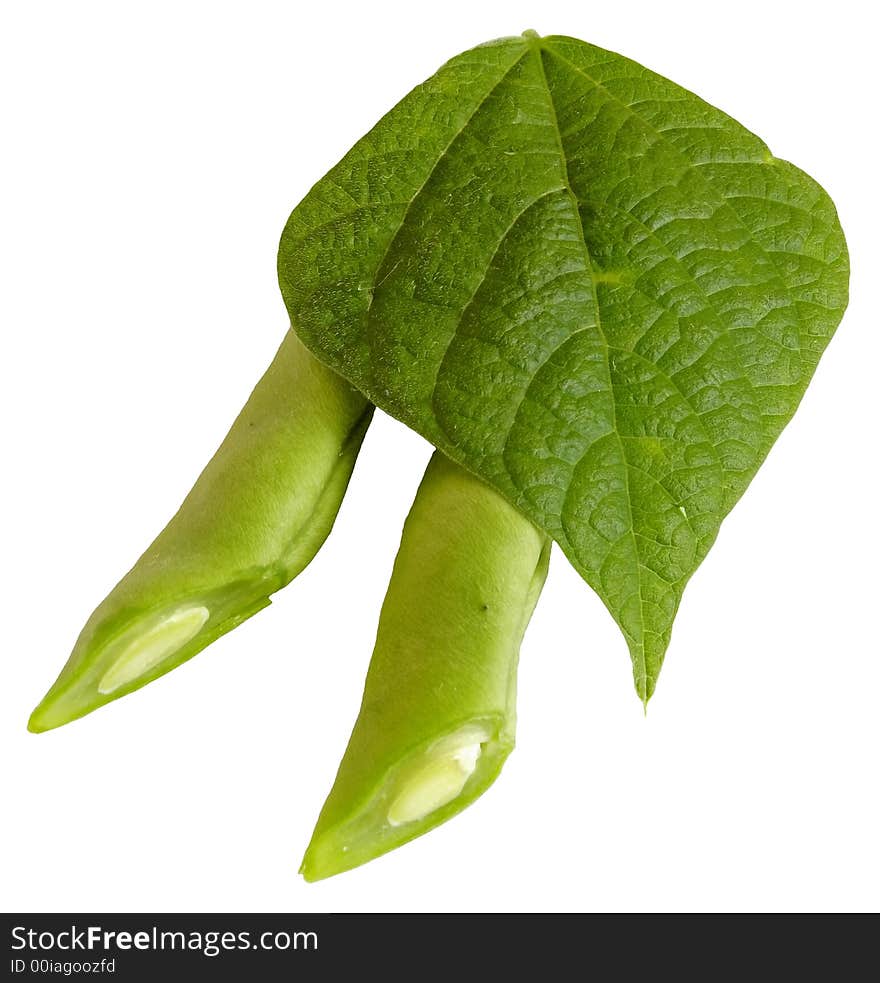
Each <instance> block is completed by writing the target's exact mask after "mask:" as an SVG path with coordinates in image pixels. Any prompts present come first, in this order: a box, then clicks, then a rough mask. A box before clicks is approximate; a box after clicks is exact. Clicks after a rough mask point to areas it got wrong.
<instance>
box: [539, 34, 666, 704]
mask: <svg viewBox="0 0 880 983" xmlns="http://www.w3.org/2000/svg"><path fill="white" fill-rule="evenodd" d="M529 47H530V49H531V52H532V56H533V57H534V58H535V61H536V62H537V65H538V70H539V72H540V76H541V81H542V83H543V86H544V91H545V92H546V94H547V106H548V109H549V112H550V122H551V124H552V126H553V135H554V136H555V138H556V145H557V147H558V148H559V159H560V161H561V164H562V173H563V175H564V177H565V191H566V193H567V194H568V196H569V199H570V201H571V207H572V210H573V211H574V215H575V219H576V221H577V226H578V229H579V230H580V239H581V242H582V244H583V249H584V260H585V262H586V265H587V270H588V271H589V276H590V292H591V295H592V298H593V308H594V310H595V316H596V329H597V331H598V333H599V336H600V338H601V340H602V346H603V348H604V351H605V373H606V376H607V380H606V381H607V383H608V392H609V395H610V398H611V414H612V416H611V418H612V421H613V426H614V439H615V441H616V442H617V447H618V450H619V452H620V459H621V461H622V462H623V475H624V479H623V480H624V488H625V497H626V513H627V518H628V520H629V529H628V535H629V539H630V542H631V544H632V550H633V554H634V556H635V559H636V566H637V571H636V586H637V590H638V597H639V626H640V629H641V637H640V638H639V639H638V640H635V639H634V640H633V641H634V642H635V644H636V645H637V646H638V654H637V655H636V653H634V652H633V651H632V645H630V655H631V657H633V661H636V660H638V667H639V670H640V678H639V679H638V681H637V689H638V693H639V696H640V697H641V698H642V701H643V702H644V703H645V704H646V705H647V700H648V663H647V657H646V655H645V598H644V595H643V593H642V574H641V571H642V570H643V569H646V568H645V565H644V563H643V562H642V556H641V553H640V552H639V544H638V540H637V539H636V534H635V522H634V519H633V512H632V494H631V490H630V482H629V462H628V461H627V457H626V449H625V448H624V446H623V441H622V440H621V439H620V427H619V426H618V421H617V402H616V400H615V398H614V380H613V379H612V377H611V352H610V346H609V343H608V337H607V335H606V334H605V329H604V327H603V324H602V311H601V309H600V307H599V297H598V294H597V292H596V278H595V271H594V270H593V261H592V257H591V256H590V250H589V248H588V247H587V238H586V235H585V234H584V226H583V222H582V221H581V212H580V203H579V201H578V197H577V195H576V194H575V193H574V188H573V187H572V184H571V175H570V174H569V171H568V157H567V156H566V153H565V145H564V144H563V142H562V133H561V132H560V129H559V118H558V116H557V114H556V104H555V103H554V101H553V92H552V90H551V89H550V83H549V82H548V81H547V73H546V71H545V69H544V49H543V45H542V43H541V40H540V39H530V42H529ZM570 487H571V486H569V488H568V489H566V497H568V493H569V491H570ZM562 511H563V512H564V508H563V509H562ZM624 535H626V534H624ZM566 539H568V534H566ZM596 589H597V592H599V589H598V587H597V588H596ZM603 599H604V598H603ZM620 628H621V630H622V631H624V633H625V634H626V635H629V632H628V631H626V629H625V628H624V626H623V625H622V624H621V625H620Z"/></svg>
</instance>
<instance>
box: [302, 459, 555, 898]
mask: <svg viewBox="0 0 880 983" xmlns="http://www.w3.org/2000/svg"><path fill="white" fill-rule="evenodd" d="M549 557H550V541H549V539H548V538H547V537H546V536H545V535H544V534H543V533H542V532H540V531H539V530H538V529H536V528H535V527H534V526H533V525H532V524H531V523H530V522H529V521H528V520H527V519H526V518H524V517H523V516H522V515H521V514H520V513H519V512H518V511H517V510H516V509H515V508H513V507H512V506H511V505H510V504H508V502H507V501H506V500H505V499H503V498H502V497H501V496H500V495H499V494H498V493H497V492H495V491H494V490H493V489H491V488H490V487H489V486H488V485H486V484H484V483H483V482H482V481H480V480H478V479H477V478H475V477H473V476H472V475H471V474H470V473H468V472H467V471H465V470H463V469H462V468H460V467H459V466H458V465H456V464H453V463H452V462H451V461H449V459H448V458H446V457H444V456H443V455H442V454H440V453H439V452H437V453H435V454H434V456H433V458H432V459H431V463H430V464H429V466H428V469H427V471H426V472H425V476H424V479H423V480H422V483H421V486H420V487H419V491H418V494H417V495H416V499H415V502H414V503H413V507H412V510H411V511H410V514H409V516H408V518H407V520H406V524H405V525H404V529H403V536H402V540H401V544H400V550H399V552H398V554H397V558H396V560H395V563H394V570H393V572H392V575H391V582H390V584H389V587H388V593H387V595H386V597H385V601H384V604H383V606H382V613H381V616H380V619H379V629H378V634H377V638H376V646H375V649H374V651H373V657H372V661H371V663H370V668H369V671H368V673H367V679H366V684H365V689H364V697H363V702H362V704H361V709H360V714H359V716H358V718H357V722H356V723H355V726H354V730H353V732H352V735H351V739H350V740H349V743H348V748H347V750H346V752H345V755H344V757H343V759H342V763H341V765H340V767H339V772H338V774H337V776H336V781H335V783H334V785H333V788H332V789H331V791H330V794H329V796H328V798H327V801H326V802H325V804H324V808H323V810H322V811H321V814H320V816H319V818H318V822H317V825H316V827H315V831H314V833H313V835H312V840H311V843H310V844H309V847H308V849H307V851H306V854H305V858H304V860H303V863H302V868H301V873H302V874H303V875H304V877H305V878H306V880H309V881H314V880H320V879H321V878H324V877H330V876H332V875H333V874H338V873H341V872H342V871H345V870H349V869H350V868H352V867H356V866H358V865H360V864H362V863H365V862H366V861H368V860H371V859H373V858H374V857H377V856H380V855H381V854H383V853H386V852H387V851H389V850H392V849H394V848H395V847H398V846H400V845H402V844H403V843H406V842H407V841H409V840H412V839H413V838H415V837H417V836H420V835H421V834H422V833H426V832H427V831H428V830H430V829H432V828H434V827H435V826H437V825H439V824H440V823H442V822H444V821H445V820H447V819H449V818H451V817H452V816H453V815H455V814H456V813H458V812H460V811H461V810H462V809H464V808H465V807H466V806H467V805H469V804H470V803H471V802H473V801H474V799H476V798H477V797H478V796H479V795H480V794H481V793H482V792H483V791H485V789H486V788H488V787H489V785H491V783H492V782H493V781H494V780H495V778H496V777H497V776H498V774H499V772H500V770H501V767H502V765H503V764H504V761H505V759H506V758H507V756H508V754H509V753H510V752H511V751H512V750H513V746H514V731H515V722H516V709H515V702H516V668H517V661H518V658H519V647H520V643H521V641H522V637H523V634H524V633H525V629H526V626H527V624H528V621H529V618H530V617H531V614H532V611H533V610H534V607H535V604H536V603H537V600H538V596H539V595H540V593H541V588H542V587H543V585H544V580H545V579H546V576H547V565H548V562H549Z"/></svg>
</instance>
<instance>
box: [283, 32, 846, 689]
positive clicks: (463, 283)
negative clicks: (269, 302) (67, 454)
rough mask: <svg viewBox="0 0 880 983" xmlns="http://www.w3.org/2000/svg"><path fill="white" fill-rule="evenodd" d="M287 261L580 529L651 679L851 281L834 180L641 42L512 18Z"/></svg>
mask: <svg viewBox="0 0 880 983" xmlns="http://www.w3.org/2000/svg"><path fill="white" fill-rule="evenodd" d="M279 278H280V282H281V289H282V292H283V294H284V298H285V301H286V304H287V307H288V310H289V312H290V317H291V321H292V323H293V325H294V327H295V329H296V331H297V332H298V333H299V335H300V336H301V337H302V339H303V340H304V341H305V343H306V344H307V345H308V346H309V347H310V348H311V349H312V351H313V352H314V353H315V354H316V355H317V356H318V357H319V358H320V359H321V360H323V361H325V362H326V363H327V364H329V365H330V366H331V367H333V368H335V369H336V370H337V371H339V372H341V373H342V374H343V375H344V376H345V377H347V378H348V379H349V380H350V381H351V382H352V383H353V384H354V385H355V386H356V387H357V388H359V389H360V390H361V391H362V392H363V393H364V394H365V395H366V396H367V397H368V398H369V399H370V400H372V401H373V402H375V403H376V404H377V405H378V406H380V407H381V408H382V409H384V410H386V411H387V412H389V413H391V414H392V415H393V416H395V417H397V418H399V419H400V420H402V421H404V422H405V423H407V424H408V425H409V426H411V427H412V428H413V429H415V430H417V431H418V432H420V433H421V434H423V435H424V436H425V437H426V438H427V439H428V440H430V441H431V442H432V443H433V444H435V445H436V446H437V447H438V448H440V449H441V450H442V451H443V452H444V453H445V454H447V455H448V456H449V457H451V458H452V459H453V460H455V461H457V462H459V463H460V464H462V465H463V466H465V467H466V468H468V469H470V470H471V471H473V472H474V473H476V474H477V475H479V476H481V477H482V478H484V479H485V480H487V481H488V482H489V483H490V484H492V485H493V486H494V487H495V488H497V489H498V490H499V491H500V492H501V493H502V494H503V495H505V496H506V497H507V498H508V499H509V500H510V501H511V502H512V503H513V504H514V505H516V506H517V507H518V508H519V509H520V510H522V512H523V513H524V514H525V515H526V516H528V517H529V518H530V519H531V520H532V521H533V522H534V523H535V524H536V525H537V526H539V527H540V528H542V529H544V530H545V531H546V532H547V533H548V534H549V535H551V536H552V537H553V538H554V539H555V540H556V541H557V542H558V543H559V545H560V546H561V547H562V549H563V550H564V552H565V554H566V555H567V556H568V558H569V560H570V561H571V562H572V564H574V566H575V567H576V568H577V570H578V571H579V572H580V574H581V575H582V576H583V578H584V579H585V580H586V581H587V582H588V583H589V584H590V585H591V586H592V587H593V588H594V589H595V590H596V591H597V592H598V594H599V595H600V596H601V598H602V600H603V601H604V602H605V604H606V605H607V607H608V609H609V611H610V612H611V614H612V615H613V616H614V618H615V619H616V621H617V623H618V624H619V626H620V628H621V629H622V631H623V633H624V635H625V636H626V639H627V642H628V644H629V648H630V653H631V656H632V661H633V666H634V673H635V682H636V688H637V690H638V692H639V695H640V696H641V697H642V699H643V700H647V699H648V698H649V697H650V696H651V693H652V692H653V690H654V686H655V684H656V680H657V674H658V672H659V670H660V666H661V663H662V661H663V656H664V653H665V651H666V648H667V645H668V644H669V638H670V632H671V628H672V623H673V619H674V617H675V613H676V611H677V609H678V605H679V602H680V600H681V596H682V591H683V590H684V587H685V584H686V583H687V581H688V579H689V578H690V576H691V575H692V574H693V572H694V571H695V570H696V568H697V566H698V565H699V564H700V562H701V561H702V559H703V557H705V555H706V552H707V551H708V549H709V547H710V546H711V544H712V542H713V540H714V539H715V536H716V534H717V532H718V528H719V525H720V523H721V521H722V519H723V518H724V516H725V515H726V514H727V513H728V512H729V511H730V509H731V507H732V506H733V505H734V503H735V502H736V501H737V499H738V498H739V497H740V496H741V495H742V493H743V491H744V490H745V488H746V486H747V485H748V483H749V481H750V480H751V478H752V476H753V475H754V474H755V472H756V470H757V469H758V467H759V465H760V464H761V462H762V461H763V459H764V457H765V456H766V454H767V452H768V451H769V449H770V447H771V445H772V444H773V441H774V440H775V439H776V437H777V436H778V435H779V433H780V431H781V430H782V428H783V427H784V426H785V424H786V423H787V422H788V420H789V419H790V418H791V416H792V414H793V413H794V411H795V409H796V407H797V405H798V402H799V400H800V399H801V397H802V395H803V393H804V389H805V388H806V385H807V383H808V381H809V379H810V377H811V375H812V374H813V371H814V370H815V368H816V364H817V361H818V359H819V356H820V355H821V353H822V350H823V349H824V348H825V345H826V344H827V343H828V340H829V339H830V337H831V335H832V333H833V331H834V329H835V327H836V325H837V324H838V322H839V320H840V318H841V315H842V313H843V310H844V307H845V306H846V294H847V280H848V266H847V254H846V245H845V242H844V238H843V234H842V232H841V229H840V226H839V224H838V220H837V215H836V213H835V210H834V206H833V204H832V203H831V201H830V199H829V198H828V196H827V195H826V194H825V192H824V191H823V190H822V189H821V188H820V187H819V186H818V185H817V184H816V182H815V181H813V180H812V179H811V178H809V177H808V176H807V175H806V174H804V173H803V172H802V171H799V170H798V169H797V168H796V167H794V166H792V165H791V164H789V163H787V162H785V161H782V160H778V159H776V158H774V157H773V156H772V155H771V153H770V151H769V150H768V149H767V147H766V145H765V144H764V143H763V142H762V141H761V140H759V139H758V138H757V137H756V136H755V135H754V134H752V133H750V132H749V131H748V130H746V129H745V128H744V127H742V126H741V125H740V124H739V123H737V122H735V121H734V120H732V119H731V118H730V117H729V116H726V115H725V114H724V113H722V112H720V111H719V110H717V109H715V108H713V107H712V106H709V105H708V104H707V103H705V102H703V101H702V100H701V99H699V98H698V97H697V96H695V95H693V94H691V93H690V92H687V91H686V90H684V89H682V88H680V87H679V86H677V85H675V84H674V83H672V82H670V81H668V80H667V79H664V78H661V77H660V76H658V75H655V74H654V73H653V72H649V71H648V70H647V69H645V68H643V67H642V66H640V65H637V64H636V63H635V62H632V61H629V60H628V59H626V58H623V57H621V56H620V55H616V54H613V53H611V52H608V51H603V50H602V49H601V48H596V47H594V46H592V45H589V44H586V43H584V42H582V41H577V40H574V39H572V38H564V37H550V38H543V39H542V38H537V37H535V36H532V35H528V36H524V37H522V38H508V39H502V40H500V41H495V42H492V43H490V44H487V45H483V46H481V47H478V48H475V49H473V50H472V51H468V52H465V53H464V54H462V55H459V56H458V57H457V58H454V59H453V60H452V61H450V62H448V63H447V64H446V65H445V66H444V67H443V68H441V69H440V71H439V72H438V73H437V74H436V75H434V76H433V77H432V78H430V79H429V80H428V81H427V82H425V83H424V84H423V85H420V86H418V87H417V88H416V89H414V90H413V91H412V92H411V93H410V94H409V95H408V96H406V98H405V99H403V101H402V102H400V103H399V104H398V105H397V106H396V107H395V108H394V109H393V110H391V112H390V113H388V115H387V116H385V117H384V118H383V119H382V120H381V121H380V122H379V123H378V125H377V126H376V127H375V128H374V129H373V130H371V131H370V132H369V133H368V134H367V135H366V136H365V137H364V138H363V139H362V140H360V141H359V142H358V143H357V144H356V145H355V146H354V147H353V148H352V150H351V151H350V152H349V153H348V154H347V155H346V156H345V157H344V158H343V159H342V160H341V161H340V163H339V164H337V165H336V166H335V167H334V168H333V169H332V170H331V171H330V172H329V173H328V174H327V176H326V177H324V178H323V179H322V180H321V181H319V182H318V184H317V185H315V187H314V188H313V189H312V190H311V192H310V193H309V194H308V195H307V196H306V198H305V199H304V200H303V202H302V203H301V204H300V205H299V206H298V207H297V208H296V209H295V211H294V212H293V214H292V215H291V216H290V219H289V221H288V223H287V226H286V228H285V230H284V234H283V237H282V240H281V246H280V250H279Z"/></svg>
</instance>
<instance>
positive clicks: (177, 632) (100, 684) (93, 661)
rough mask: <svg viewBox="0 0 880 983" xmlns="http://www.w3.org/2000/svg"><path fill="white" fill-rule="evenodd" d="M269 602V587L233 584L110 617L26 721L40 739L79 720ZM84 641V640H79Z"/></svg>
mask: <svg viewBox="0 0 880 983" xmlns="http://www.w3.org/2000/svg"><path fill="white" fill-rule="evenodd" d="M269 603H270V600H269V597H268V585H266V584H261V583H259V582H258V583H255V584H252V585H249V586H248V585H237V586H236V587H235V588H233V589H232V590H230V591H229V592H227V593H226V596H225V597H224V596H221V595H218V594H215V595H213V596H210V597H208V598H200V599H191V600H189V601H186V602H183V603H181V604H178V605H174V606H171V607H168V608H165V609H161V610H159V611H157V612H147V613H143V614H140V615H138V616H135V617H133V618H132V617H129V618H127V619H119V618H111V619H109V620H108V621H107V622H106V623H104V624H102V625H100V626H99V627H98V628H97V629H96V630H94V631H93V632H92V631H89V627H90V626H88V625H87V626H86V629H84V631H83V634H84V635H86V634H88V636H89V637H88V639H87V641H82V642H77V647H76V648H75V649H74V652H76V651H77V649H82V651H83V652H84V653H85V655H84V657H82V658H79V659H77V660H76V661H75V662H72V663H68V665H67V666H66V667H65V669H64V670H63V671H62V673H61V675H60V676H59V677H58V679H57V680H56V681H55V683H54V684H53V686H52V688H51V689H50V690H49V692H48V693H47V694H46V695H45V696H44V697H43V699H42V700H41V701H40V703H39V704H38V706H37V707H36V709H35V710H34V711H33V713H32V714H31V716H30V719H29V720H28V730H29V731H31V733H34V734H40V733H43V732H44V731H47V730H53V729H54V728H56V727H61V726H62V725H63V724H66V723H70V722H71V721H72V720H77V719H78V718H79V717H83V716H85V715H86V714H88V713H91V712H92V711H93V710H96V709H98V707H101V706H103V705H104V704H106V703H109V702H111V701H112V700H116V699H118V698H119V697H120V696H125V695H126V694H127V693H131V692H133V691H134V690H136V689H140V687H141V686H145V685H146V684H147V683H149V682H152V681H153V680H154V679H158V677H159V676H164V675H165V673H167V672H170V671H171V670H172V669H176V668H177V667H178V666H179V665H181V664H182V663H183V662H186V661H187V660H188V659H191V658H192V657H193V656H194V655H197V654H198V653H199V652H201V651H202V649H204V648H205V647H206V646H208V645H210V644H211V642H213V641H214V640H215V639H217V638H219V637H220V636H221V635H224V634H226V632H228V631H230V630H231V629H232V628H235V627H237V626H238V625H240V624H241V623H242V622H243V621H245V620H246V619H247V618H250V617H251V615H254V614H256V613H257V612H258V611H261V610H262V609H263V608H265V607H266V606H267V605H268V604H269ZM81 639H82V636H81Z"/></svg>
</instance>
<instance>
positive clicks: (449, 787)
mask: <svg viewBox="0 0 880 983" xmlns="http://www.w3.org/2000/svg"><path fill="white" fill-rule="evenodd" d="M498 730H499V722H494V723H493V722H492V721H478V722H474V723H468V724H464V725H462V726H461V727H460V728H458V729H456V730H454V731H453V732H452V733H450V734H447V735H445V736H444V737H441V738H440V739H439V740H436V741H434V742H432V743H431V744H429V745H428V746H427V747H422V748H418V749H416V750H415V751H413V752H412V753H411V754H410V755H408V756H407V757H406V758H405V759H404V761H403V762H401V763H400V764H399V765H397V766H396V767H394V768H393V769H392V770H391V771H390V773H389V774H388V775H387V776H386V778H385V780H384V781H383V782H382V783H381V784H380V785H379V787H378V788H376V789H375V790H373V792H372V794H371V795H369V796H368V797H367V799H366V801H365V802H364V803H363V805H362V806H361V808H360V809H358V810H356V811H355V813H354V814H353V815H351V816H350V817H349V818H348V819H347V821H345V822H342V823H340V824H338V825H336V826H333V827H330V828H328V829H325V830H321V831H316V833H315V835H314V837H313V838H312V842H311V843H310V844H309V848H308V850H307V851H306V854H305V857H304V858H303V862H302V866H301V868H300V873H301V874H302V875H303V877H304V878H305V879H306V880H307V881H318V880H322V879H324V878H326V877H332V876H333V875H334V874H341V873H343V872H344V871H346V870H351V868H353V867H358V866H360V865H361V864H363V863H366V862H367V861H368V860H373V859H375V858H376V857H379V856H381V855H382V854H384V853H387V852H388V851H389V850H394V849H395V848H396V847H399V846H402V845H403V844H404V843H407V842H409V841H410V840H413V839H415V838H416V837H418V836H421V835H422V834H423V833H427V832H428V831H429V830H431V829H433V828H434V827H435V826H439V825H440V824H441V823H443V822H445V821H446V820H447V819H451V818H452V817H453V816H454V815H456V814H457V813H459V812H461V811H462V810H463V809H465V808H466V807H467V806H469V805H470V804H471V803H472V802H473V801H474V800H475V799H477V798H479V796H480V795H482V793H483V792H485V791H486V789H487V788H488V787H489V786H490V785H491V784H492V782H494V781H495V779H496V778H497V777H498V775H499V774H500V772H501V768H502V766H503V764H504V762H505V760H506V758H507V756H508V755H509V754H510V752H511V751H512V750H513V739H512V737H511V736H510V735H507V734H500V733H498Z"/></svg>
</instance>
